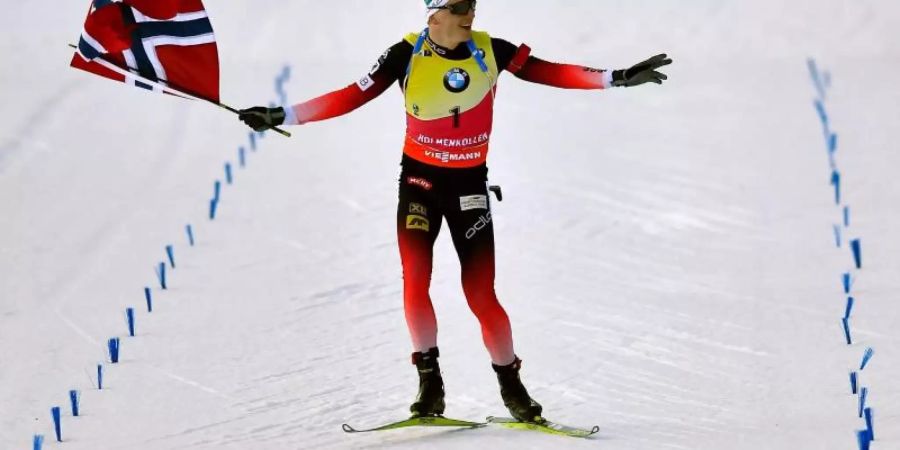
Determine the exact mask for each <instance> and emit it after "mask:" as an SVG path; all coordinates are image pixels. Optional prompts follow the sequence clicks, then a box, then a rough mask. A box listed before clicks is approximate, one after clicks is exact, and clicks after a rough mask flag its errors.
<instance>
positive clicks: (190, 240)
mask: <svg viewBox="0 0 900 450" xmlns="http://www.w3.org/2000/svg"><path fill="white" fill-rule="evenodd" d="M184 229H185V230H186V231H187V236H188V244H190V245H191V247H193V246H194V227H192V226H191V225H190V224H187V225H186V226H185V227H184Z"/></svg>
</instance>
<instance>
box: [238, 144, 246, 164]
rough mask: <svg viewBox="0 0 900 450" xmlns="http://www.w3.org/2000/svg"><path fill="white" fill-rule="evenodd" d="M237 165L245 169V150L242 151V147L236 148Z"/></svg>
mask: <svg viewBox="0 0 900 450" xmlns="http://www.w3.org/2000/svg"><path fill="white" fill-rule="evenodd" d="M238 164H240V165H241V167H247V150H244V147H238Z"/></svg>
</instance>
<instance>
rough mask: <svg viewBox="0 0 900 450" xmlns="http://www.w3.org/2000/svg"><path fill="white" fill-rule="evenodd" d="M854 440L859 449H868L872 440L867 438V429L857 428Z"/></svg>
mask: <svg viewBox="0 0 900 450" xmlns="http://www.w3.org/2000/svg"><path fill="white" fill-rule="evenodd" d="M856 442H857V443H858V444H859V450H869V448H870V444H871V443H872V440H871V439H869V430H859V431H857V432H856Z"/></svg>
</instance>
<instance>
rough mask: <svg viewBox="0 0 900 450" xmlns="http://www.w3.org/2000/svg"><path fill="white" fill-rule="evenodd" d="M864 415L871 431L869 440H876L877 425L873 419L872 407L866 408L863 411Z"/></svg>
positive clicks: (867, 426) (867, 427)
mask: <svg viewBox="0 0 900 450" xmlns="http://www.w3.org/2000/svg"><path fill="white" fill-rule="evenodd" d="M863 416H865V418H866V429H867V430H868V432H869V440H871V441H874V440H875V427H874V426H873V425H874V422H873V421H872V408H866V409H865V410H864V411H863Z"/></svg>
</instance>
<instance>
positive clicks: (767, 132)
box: [0, 0, 900, 450]
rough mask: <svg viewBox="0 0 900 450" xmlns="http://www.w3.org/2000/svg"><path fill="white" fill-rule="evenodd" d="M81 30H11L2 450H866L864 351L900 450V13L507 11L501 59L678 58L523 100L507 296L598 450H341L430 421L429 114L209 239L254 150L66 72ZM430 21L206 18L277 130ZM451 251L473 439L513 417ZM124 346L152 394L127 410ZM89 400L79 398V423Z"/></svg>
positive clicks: (255, 207)
mask: <svg viewBox="0 0 900 450" xmlns="http://www.w3.org/2000/svg"><path fill="white" fill-rule="evenodd" d="M82 3H84V2H78V1H74V2H72V1H69V2H55V3H53V4H52V5H51V4H50V3H47V2H6V4H5V5H4V10H5V12H4V14H3V15H2V17H0V29H2V33H3V39H2V40H0V61H2V62H0V86H2V88H0V108H2V115H0V118H2V121H0V211H2V214H0V255H2V257H0V273H2V277H0V448H2V449H4V450H5V449H21V448H31V438H32V435H33V434H35V433H41V434H44V435H45V436H46V437H47V442H46V444H45V448H66V449H72V450H79V449H138V448H140V449H185V448H192V449H193V448H209V449H213V448H215V449H276V448H277V449H281V448H314V449H321V448H382V447H390V448H410V449H412V448H430V449H458V448H476V447H480V448H498V449H499V448H515V449H525V448H602V449H722V448H733V449H775V450H781V449H804V450H805V449H852V448H856V439H855V435H854V433H855V431H856V430H858V429H861V428H862V427H863V423H862V420H861V419H859V418H857V417H856V408H857V400H856V397H855V396H853V395H851V394H850V391H849V381H848V372H849V371H850V370H852V369H853V368H854V367H856V366H858V364H859V360H860V358H861V356H862V353H863V350H864V349H865V348H867V347H872V348H874V349H875V351H876V353H875V356H874V358H873V359H872V361H871V362H870V364H869V366H868V367H867V368H866V370H865V371H864V372H863V375H862V382H863V384H864V385H865V386H868V387H869V388H870V395H869V404H870V405H871V406H872V407H873V409H874V410H875V420H876V435H877V440H876V442H875V443H873V447H872V448H876V449H897V448H900V383H898V381H897V380H900V360H898V350H897V349H898V348H900V331H898V325H900V313H898V308H896V307H895V305H896V302H897V301H898V298H897V292H898V287H900V286H898V284H900V278H898V276H897V274H898V273H900V261H898V258H897V255H900V236H898V234H897V230H898V229H900V214H898V210H897V205H898V204H900V188H898V187H897V178H896V175H897V169H898V167H900V155H898V153H897V150H898V149H897V135H896V133H897V125H898V119H900V106H898V105H900V90H898V89H897V87H896V74H897V71H898V69H900V41H898V40H897V39H896V37H897V34H896V30H897V29H898V28H900V4H898V3H897V2H896V1H892V0H853V1H850V0H843V1H842V0H794V1H791V2H782V1H775V0H753V1H751V0H740V1H739V0H692V1H689V2H686V1H676V0H646V1H641V2H634V1H625V0H608V1H603V2H597V1H588V0H566V1H560V2H533V3H532V2H530V1H529V2H515V1H512V0H492V1H484V2H482V3H481V4H480V5H479V18H478V21H477V24H476V25H478V27H479V28H482V29H486V30H488V31H490V32H492V33H493V34H494V35H496V36H500V37H504V38H506V39H508V40H511V41H513V42H527V43H528V44H529V45H531V46H532V47H533V49H534V54H535V55H537V56H541V57H544V58H547V59H552V60H558V61H566V62H574V63H582V64H589V65H593V66H599V67H610V68H618V67H625V66H627V65H628V64H632V63H635V62H637V61H640V60H641V59H642V58H644V57H648V56H651V55H653V54H655V53H657V52H659V51H665V52H668V53H669V54H670V55H672V56H673V57H674V59H675V64H674V65H673V66H671V68H670V69H669V70H668V71H667V72H668V73H669V75H670V77H671V80H670V81H669V82H668V83H667V84H666V85H665V86H663V87H657V86H649V87H647V86H645V87H641V88H636V89H627V90H625V89H623V90H615V91H609V92H575V91H563V90H553V89H550V88H546V87H542V86H537V85H532V84H528V83H524V82H522V81H520V80H517V79H515V78H513V77H511V76H509V75H508V74H507V75H504V76H503V77H502V78H501V87H500V93H499V97H498V100H499V104H498V106H497V111H496V126H495V134H494V139H493V141H494V142H493V147H492V148H493V151H492V153H491V158H490V162H489V164H490V167H491V179H492V182H493V183H496V184H500V185H502V186H503V189H504V193H505V194H506V199H505V201H504V202H503V203H501V204H498V205H496V209H495V211H494V220H495V224H496V234H497V245H498V249H497V252H498V268H497V290H498V294H499V296H500V299H501V302H502V303H503V304H504V306H505V307H506V309H507V311H508V313H509V315H510V316H511V319H512V324H513V331H514V334H515V338H516V349H517V352H518V354H519V355H520V356H521V357H522V358H523V359H524V361H525V366H524V369H523V377H524V380H525V382H526V384H527V386H528V387H529V389H530V390H531V392H532V394H533V395H534V397H535V398H537V399H538V400H539V401H541V402H542V403H543V404H544V406H545V411H546V415H547V416H549V417H551V418H553V419H555V420H558V421H560V422H564V423H569V424H573V425H582V426H590V425H594V424H597V425H599V426H600V427H601V429H602V431H601V433H600V434H599V435H598V436H597V437H596V438H595V439H591V440H575V439H565V438H559V437H553V436H546V435H540V434H536V433H526V432H516V431H510V430H504V429H498V428H486V429H479V430H465V431H441V430H428V429H421V430H420V429H414V430H404V431H397V432H391V433H381V434H371V435H348V434H345V433H343V432H342V431H341V428H340V425H341V424H342V423H344V422H349V423H352V424H354V425H355V426H359V427H364V426H368V425H375V424H377V423H379V422H381V421H385V420H389V419H394V418H402V417H403V416H404V415H405V412H406V411H407V407H408V405H409V403H410V402H411V400H412V399H413V396H414V394H415V390H416V374H415V370H414V368H413V367H412V366H410V365H409V359H408V358H409V352H410V348H409V339H408V336H407V331H406V327H405V325H404V322H403V314H402V309H401V277H400V263H399V255H398V252H397V249H396V243H395V242H396V237H395V227H394V220H395V207H396V204H395V202H396V177H397V173H398V167H397V163H398V161H399V157H400V145H401V142H402V133H403V110H402V103H401V96H400V94H399V92H398V91H397V90H396V89H392V90H391V91H389V92H388V93H386V94H385V95H383V96H382V97H381V98H379V99H377V100H376V101H374V102H372V103H371V104H369V105H367V106H366V107H364V108H363V109H361V110H359V111H357V112H355V113H353V114H351V115H349V116H346V117H343V118H340V119H338V120H333V121H330V122H327V123H320V124H313V125H309V126H304V127H299V128H295V129H293V130H292V131H294V133H295V136H294V138H292V139H285V138H282V137H280V136H277V135H271V136H267V137H266V138H265V139H264V140H263V141H262V142H261V145H260V149H259V150H258V151H257V152H256V153H250V154H249V155H248V167H247V168H246V169H242V170H237V171H236V175H235V176H236V180H235V184H234V185H233V186H225V188H224V190H223V193H222V202H221V204H220V206H219V216H218V218H217V219H216V220H215V221H213V222H210V221H209V220H208V219H207V218H206V214H207V207H208V200H209V198H210V196H211V195H212V186H213V181H214V180H215V179H222V176H223V175H222V166H223V164H224V163H225V162H226V161H231V162H232V163H236V158H237V147H238V146H239V145H246V142H247V132H246V130H245V129H244V128H242V126H241V125H240V124H239V123H238V122H237V121H236V120H235V119H234V117H233V116H230V115H229V114H227V113H224V112H222V111H220V110H217V109H215V108H210V107H208V106H207V105H203V104H199V103H193V102H187V101H181V100H178V99H174V98H164V97H162V96H156V95H149V94H147V93H145V92H142V91H140V90H138V89H130V88H127V87H124V86H122V85H118V84H115V83H112V82H109V81H106V80H102V79H99V78H94V77H91V76H89V75H87V74H85V73H81V72H78V71H75V70H71V69H68V68H67V64H68V61H69V57H70V55H71V51H70V49H68V48H67V47H66V44H67V43H70V42H74V41H75V40H76V39H77V37H78V33H79V32H80V30H81V26H82V19H83V17H84V13H85V7H86V5H84V4H82ZM418 3H419V2H418V1H415V0H408V1H405V2H399V1H396V0H391V1H390V2H384V1H378V2H374V1H359V0H351V1H345V2H340V3H339V2H322V1H312V0H303V1H299V0H295V1H274V0H269V1H266V2H225V1H221V2H219V1H212V0H208V1H207V7H208V9H209V11H210V14H211V16H212V18H213V20H214V26H215V28H216V32H217V35H218V38H219V44H220V52H221V58H222V83H223V86H222V93H223V99H224V100H225V101H226V102H230V103H233V104H235V105H237V106H249V105H253V104H259V103H266V102H268V101H269V100H273V99H274V98H275V96H274V84H273V79H274V77H275V75H276V74H277V73H278V72H279V71H280V69H281V67H282V65H283V64H285V63H288V64H290V65H291V66H292V67H293V76H292V78H291V81H290V83H288V85H287V88H288V91H289V93H290V98H291V99H293V100H295V101H300V100H304V99H307V98H310V97H312V96H314V95H318V94H321V93H324V92H326V91H328V90H331V89H335V88H339V87H342V86H345V85H346V84H348V83H350V82H353V81H354V80H356V79H358V78H359V77H360V76H361V75H362V74H364V73H365V72H366V71H367V70H368V68H369V67H370V66H371V64H372V63H373V62H374V60H375V59H376V58H377V57H378V55H380V54H381V53H382V52H383V50H384V49H385V48H387V47H388V46H389V45H391V44H392V43H394V42H396V41H397V40H398V39H399V38H400V37H401V36H402V35H403V34H404V33H406V32H408V31H413V30H416V29H419V28H420V27H421V26H422V17H421V14H420V13H419V10H418V9H417V7H418ZM808 57H814V58H816V60H817V61H818V63H819V65H820V67H822V68H823V70H828V71H830V73H831V80H832V87H831V89H830V90H829V92H828V98H827V102H826V106H827V109H828V111H829V113H830V118H831V126H832V128H833V129H834V130H835V131H836V132H837V133H838V134H839V142H840V144H839V145H840V147H839V150H838V153H837V163H838V168H839V169H840V170H841V172H842V175H843V182H844V185H843V188H844V203H845V204H847V205H850V206H851V211H852V218H851V226H850V227H849V229H848V230H847V231H846V235H847V236H846V237H860V238H862V243H863V258H864V268H863V269H862V271H859V272H858V273H856V272H855V277H856V283H855V285H854V288H853V293H854V294H855V296H856V299H857V306H856V308H855V311H854V315H853V318H852V328H853V332H854V337H855V339H856V342H855V344H854V345H853V346H850V347H848V346H847V345H845V344H844V342H843V340H844V338H843V333H842V331H841V327H840V318H841V317H842V314H843V312H844V305H845V296H844V295H843V293H842V291H841V287H840V274H841V273H843V272H844V271H846V270H848V269H850V268H851V266H852V262H851V258H850V253H849V250H847V247H846V245H845V246H844V247H843V248H842V249H836V248H835V245H834V238H833V235H832V225H833V224H837V223H839V220H840V210H839V208H838V207H837V206H835V204H834V200H833V192H832V189H831V187H830V186H829V184H828V182H829V179H830V174H831V170H830V168H829V165H828V157H827V153H826V151H825V145H824V140H823V138H822V127H821V124H820V123H819V119H818V117H817V115H816V112H815V110H814V108H813V99H814V96H815V90H814V88H813V85H812V82H811V80H810V76H809V72H808V70H807V66H806V60H807V58H808ZM187 223H192V224H194V228H195V234H196V236H197V240H198V244H197V246H196V247H193V248H189V247H187V245H186V239H185V237H184V231H183V227H184V226H185V224H187ZM448 236H449V234H448V233H446V230H445V231H444V233H443V234H442V236H441V237H440V238H439V240H438V244H437V249H436V261H435V276H434V285H433V288H432V296H433V298H434V299H435V308H436V310H437V313H438V317H439V322H440V326H441V329H440V346H441V351H442V355H443V356H442V367H443V370H444V377H445V382H446V385H447V393H448V409H447V414H448V415H449V416H452V417H459V418H469V419H479V418H482V417H484V416H486V415H489V414H493V415H497V414H503V413H504V408H503V406H502V404H501V401H500V397H499V394H498V389H497V386H496V381H495V379H494V376H493V373H492V371H491V368H490V365H489V360H488V356H487V352H486V351H485V350H484V348H483V345H482V343H481V338H480V333H479V330H478V326H477V322H476V320H475V319H474V317H473V316H472V315H471V313H470V312H469V310H468V308H467V306H466V304H465V301H464V299H463V295H462V290H461V288H460V286H459V268H458V263H457V260H456V257H455V254H454V253H453V250H452V245H451V244H450V242H449V237H448ZM167 244H174V245H175V257H176V263H177V269H175V270H174V271H171V273H170V274H169V284H170V289H169V290H167V291H165V292H161V291H159V290H158V289H156V283H155V276H154V274H153V267H154V266H155V265H156V264H157V263H158V262H160V261H163V260H164V250H163V249H164V247H165V245H167ZM144 286H153V287H154V298H155V311H154V312H153V313H152V314H148V313H146V311H145V309H144V308H143V306H142V305H143V287H144ZM128 306H133V307H136V308H138V310H139V312H138V317H137V332H138V336H137V337H135V338H126V337H124V336H125V334H126V329H125V324H124V318H123V316H124V309H125V308H126V307H128ZM113 336H121V337H122V338H123V341H122V362H121V363H120V364H118V365H116V366H111V365H109V364H107V365H106V370H107V374H106V382H105V384H106V387H105V389H104V390H102V391H97V390H96V389H92V385H93V380H92V378H93V376H92V373H93V371H94V370H95V367H96V364H97V363H99V362H102V361H103V360H104V359H105V354H106V352H105V342H106V340H107V339H108V338H110V337H113ZM857 368H858V367H857ZM69 389H80V390H81V391H82V397H83V398H82V411H83V416H82V417H80V418H77V419H76V418H72V417H70V415H69V414H68V412H67V411H68V406H67V392H68V390H69ZM54 405H60V406H62V407H63V410H64V411H66V414H64V417H63V434H64V440H65V442H64V443H63V444H57V443H55V442H53V439H52V437H51V436H52V434H53V431H52V423H51V420H50V407H51V406H54Z"/></svg>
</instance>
